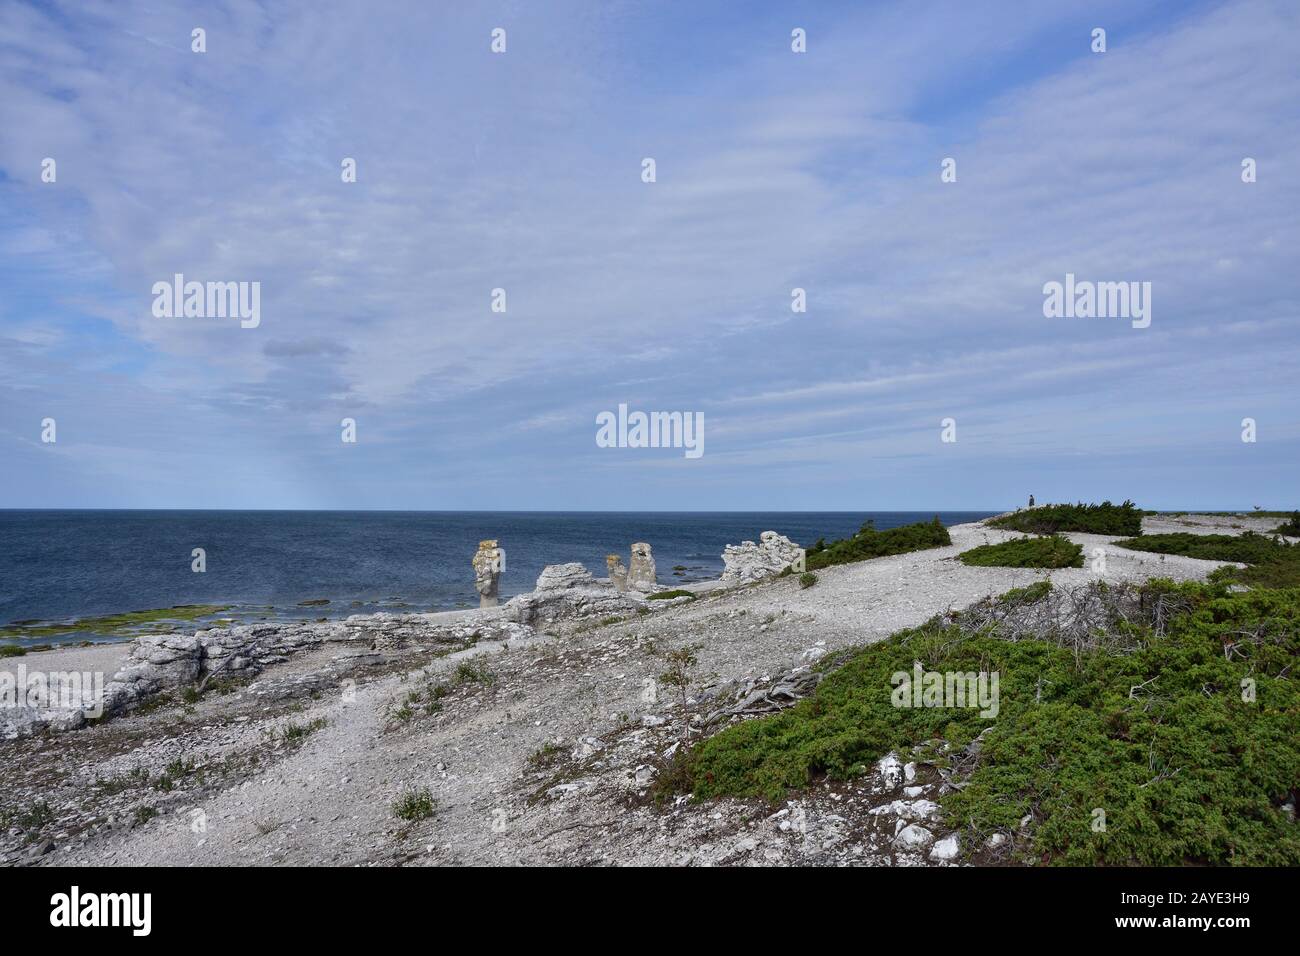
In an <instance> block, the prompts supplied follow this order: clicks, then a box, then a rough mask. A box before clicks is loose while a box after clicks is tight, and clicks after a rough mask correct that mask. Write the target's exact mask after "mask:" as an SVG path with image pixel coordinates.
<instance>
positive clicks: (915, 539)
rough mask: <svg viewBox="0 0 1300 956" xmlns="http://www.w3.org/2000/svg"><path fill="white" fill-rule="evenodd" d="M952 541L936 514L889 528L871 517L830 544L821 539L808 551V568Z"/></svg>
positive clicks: (846, 562) (817, 567) (904, 551)
mask: <svg viewBox="0 0 1300 956" xmlns="http://www.w3.org/2000/svg"><path fill="white" fill-rule="evenodd" d="M948 544H952V538H950V537H949V536H948V529H947V528H945V527H944V526H943V525H942V524H941V523H940V522H939V516H938V515H935V516H934V520H933V521H919V522H917V523H916V524H905V525H902V526H900V527H897V528H890V529H889V530H888V531H877V530H876V525H875V522H874V521H868V522H867V523H866V524H864V525H863V526H862V528H861V530H859V531H858V533H857V534H855V535H854V536H853V537H851V538H843V539H841V540H839V541H832V542H831V543H830V544H827V543H826V542H825V540H823V539H818V541H817V543H816V544H814V545H813V546H812V547H811V548H809V549H808V551H807V554H806V558H807V568H808V570H809V571H816V570H818V569H820V568H829V567H831V566H832V565H835V564H849V563H851V562H853V561H866V560H869V559H870V558H883V557H886V556H887V555H891V554H906V553H907V552H909V551H923V550H925V549H926V548H941V547H943V546H944V545H948Z"/></svg>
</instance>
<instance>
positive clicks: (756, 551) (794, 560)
mask: <svg viewBox="0 0 1300 956" xmlns="http://www.w3.org/2000/svg"><path fill="white" fill-rule="evenodd" d="M758 537H759V543H758V544H755V543H754V542H753V541H742V542H741V543H740V544H729V545H727V546H726V548H724V549H723V552H722V563H723V565H724V566H725V567H724V568H723V571H722V580H724V581H730V582H734V583H737V584H745V583H748V582H750V581H761V580H762V579H763V578H770V577H775V576H776V575H778V574H780V573H781V572H782V571H784V570H785V569H786V568H788V567H790V566H792V565H795V564H799V563H801V559H802V558H803V555H804V550H803V548H801V547H799V545H797V544H795V543H794V542H793V541H791V540H790V539H789V538H787V537H786V536H785V535H781V534H777V533H776V532H775V531H764V532H763V533H762V534H761V535H759V536H758Z"/></svg>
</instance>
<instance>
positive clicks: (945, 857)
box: [930, 833, 961, 863]
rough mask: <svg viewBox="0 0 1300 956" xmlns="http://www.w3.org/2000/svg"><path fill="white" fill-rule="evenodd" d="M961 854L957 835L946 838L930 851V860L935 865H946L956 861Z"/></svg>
mask: <svg viewBox="0 0 1300 956" xmlns="http://www.w3.org/2000/svg"><path fill="white" fill-rule="evenodd" d="M960 852H961V843H960V841H959V840H958V839H957V834H955V833H954V834H952V835H951V836H946V837H944V838H943V839H942V840H940V841H939V842H938V843H936V844H935V845H934V846H933V847H932V848H931V849H930V859H932V860H934V861H935V862H936V863H947V862H949V861H951V860H955V859H957V855H958V854H959V853H960Z"/></svg>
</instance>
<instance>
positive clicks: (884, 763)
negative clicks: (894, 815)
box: [876, 753, 903, 790]
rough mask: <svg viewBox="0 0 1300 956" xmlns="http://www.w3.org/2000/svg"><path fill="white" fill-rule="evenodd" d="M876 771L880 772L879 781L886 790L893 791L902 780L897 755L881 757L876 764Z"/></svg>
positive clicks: (900, 764) (901, 767)
mask: <svg viewBox="0 0 1300 956" xmlns="http://www.w3.org/2000/svg"><path fill="white" fill-rule="evenodd" d="M876 769H877V770H878V771H879V772H880V781H881V783H883V784H884V785H885V789H886V790H893V789H894V788H895V787H897V786H898V785H899V784H900V783H901V782H902V780H903V765H902V763H900V762H899V759H898V754H892V753H891V754H886V755H885V756H883V757H881V758H880V760H879V761H878V762H877V763H876Z"/></svg>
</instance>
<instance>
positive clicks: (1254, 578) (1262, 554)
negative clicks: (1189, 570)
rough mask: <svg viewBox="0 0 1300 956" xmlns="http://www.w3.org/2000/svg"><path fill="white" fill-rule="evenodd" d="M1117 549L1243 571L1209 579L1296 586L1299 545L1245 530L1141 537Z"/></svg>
mask: <svg viewBox="0 0 1300 956" xmlns="http://www.w3.org/2000/svg"><path fill="white" fill-rule="evenodd" d="M1115 545H1116V546H1117V547H1120V548H1128V549H1129V550H1131V551H1147V552H1152V553H1155V554H1178V555H1182V556H1183V557H1187V558H1202V559H1204V560H1207V561H1236V562H1239V563H1241V564H1245V565H1248V567H1245V568H1232V567H1228V568H1219V569H1217V570H1216V571H1214V572H1213V573H1212V574H1211V575H1210V580H1212V581H1219V582H1226V583H1238V584H1248V585H1251V586H1252V587H1264V588H1294V587H1300V544H1292V543H1290V542H1288V541H1285V540H1283V539H1282V538H1270V537H1269V536H1268V535H1263V534H1256V533H1254V532H1253V531H1247V532H1246V533H1245V534H1190V533H1187V532H1175V533H1172V534H1144V535H1142V536H1141V537H1137V538H1128V539H1125V540H1124V541H1116V542H1115Z"/></svg>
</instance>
